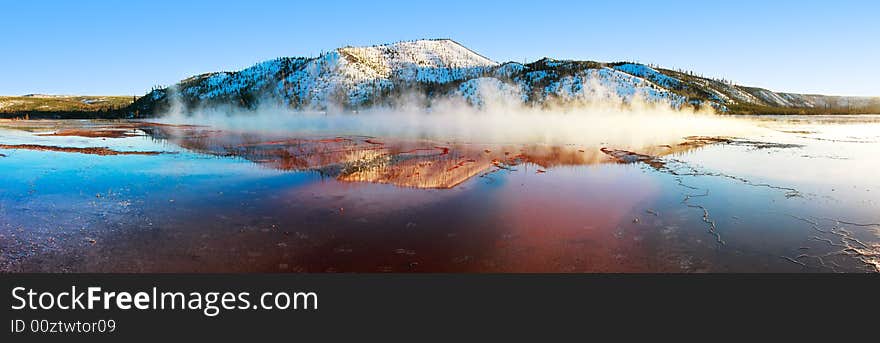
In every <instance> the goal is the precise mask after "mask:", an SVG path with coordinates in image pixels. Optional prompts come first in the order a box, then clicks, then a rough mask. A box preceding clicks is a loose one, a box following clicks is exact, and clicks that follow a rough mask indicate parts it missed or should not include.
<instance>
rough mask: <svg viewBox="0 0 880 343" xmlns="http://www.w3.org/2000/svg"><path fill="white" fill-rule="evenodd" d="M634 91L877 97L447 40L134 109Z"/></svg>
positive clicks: (237, 76) (735, 99) (299, 67)
mask: <svg viewBox="0 0 880 343" xmlns="http://www.w3.org/2000/svg"><path fill="white" fill-rule="evenodd" d="M635 98H640V99H644V100H646V101H650V102H660V103H666V104H669V105H670V106H673V107H681V106H686V105H695V106H707V105H710V106H712V107H714V108H716V109H719V110H722V111H726V110H728V109H729V108H731V107H737V106H739V107H742V106H759V107H780V108H783V107H784V108H821V107H825V108H827V107H838V106H855V105H858V106H862V105H872V104H874V103H875V102H876V103H877V104H880V100H878V99H877V98H855V97H828V96H821V95H802V94H790V93H776V92H772V91H769V90H766V89H760V88H752V87H743V86H738V85H733V84H731V83H728V82H724V81H720V80H714V79H708V78H702V77H697V76H694V75H693V74H692V73H684V72H679V71H672V70H666V69H659V68H652V67H649V66H645V65H641V64H636V63H599V62H588V61H562V60H554V59H549V58H545V59H542V60H539V61H536V62H533V63H529V64H519V63H514V62H508V63H504V64H499V63H497V62H495V61H492V60H491V59H489V58H486V57H484V56H482V55H480V54H478V53H476V52H474V51H473V50H470V49H468V48H466V47H464V46H462V45H461V44H459V43H457V42H455V41H453V40H449V39H434V40H416V41H406V42H398V43H394V44H385V45H377V46H370V47H344V48H339V49H336V50H333V51H331V52H328V53H325V54H322V55H321V56H318V57H314V58H303V57H295V58H290V57H284V58H278V59H275V60H270V61H266V62H262V63H258V64H256V65H254V66H252V67H250V68H247V69H244V70H241V71H237V72H218V73H209V74H203V75H198V76H194V77H191V78H188V79H186V80H183V81H181V82H180V83H178V84H176V85H174V86H171V87H167V88H161V89H156V90H154V91H152V92H151V93H150V94H147V96H145V97H143V98H141V99H139V100H138V101H137V102H136V103H135V104H134V106H133V107H132V112H133V113H136V114H138V115H151V114H158V113H160V112H163V111H167V110H169V109H171V108H176V109H183V110H186V109H192V108H197V107H198V108H201V107H206V106H214V105H234V106H241V107H246V108H247V107H251V108H253V107H256V106H258V105H260V104H264V103H271V104H273V105H278V104H281V105H284V106H288V107H291V108H297V109H314V110H326V109H329V108H337V109H360V108H366V107H371V106H377V105H381V106H395V105H399V104H400V103H401V101H403V100H401V99H408V100H407V101H411V99H420V100H419V101H421V104H423V105H425V106H429V104H430V103H431V102H432V101H435V100H440V99H459V100H462V102H465V103H469V104H471V105H473V106H476V107H483V106H490V105H493V104H510V103H514V104H518V105H526V106H544V105H548V104H566V103H571V102H593V101H620V102H628V101H632V99H635Z"/></svg>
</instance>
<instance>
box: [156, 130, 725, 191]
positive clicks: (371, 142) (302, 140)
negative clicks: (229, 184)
mask: <svg viewBox="0 0 880 343" xmlns="http://www.w3.org/2000/svg"><path fill="white" fill-rule="evenodd" d="M142 129H143V130H144V131H146V132H147V133H148V134H150V135H151V136H152V137H154V138H159V139H164V140H168V141H169V142H172V143H174V144H177V145H179V146H181V147H183V148H186V149H190V150H193V151H196V152H199V153H205V154H210V155H216V156H235V157H241V158H244V159H247V160H249V161H252V162H254V163H257V164H260V165H264V166H267V167H270V168H274V169H279V170H312V171H318V172H321V173H323V174H325V175H328V176H331V177H334V178H336V179H338V180H340V181H349V182H371V183H387V184H394V185H398V186H404V187H415V188H439V189H446V188H452V187H455V186H456V185H458V184H461V183H462V182H464V181H466V180H468V179H470V178H472V177H474V176H478V175H485V174H488V173H493V172H496V171H499V170H503V169H510V168H513V167H515V166H518V165H521V164H524V163H530V164H534V165H536V166H538V167H542V168H551V167H558V166H581V165H591V164H601V163H618V162H624V163H626V162H645V160H644V159H639V158H636V159H632V160H629V159H621V158H620V155H619V153H621V152H623V153H627V151H623V150H616V152H618V154H610V153H609V152H608V150H605V151H604V152H603V151H602V150H600V147H585V146H575V145H567V146H550V145H538V144H529V145H516V144H491V145H490V144H466V143H438V142H432V141H424V140H422V141H403V140H396V139H379V138H372V137H364V136H343V137H329V138H328V137H308V136H304V137H297V138H291V137H289V136H281V135H272V134H258V133H252V132H229V131H217V130H210V129H207V128H202V127H192V126H189V127H177V126H155V125H154V126H147V127H144V128H142ZM706 143H710V141H708V140H704V139H703V140H701V139H700V138H697V139H691V140H688V141H686V142H683V143H674V144H673V145H663V146H647V147H634V148H633V147H630V149H632V150H634V151H637V152H638V154H633V155H634V156H636V157H651V156H663V155H668V154H672V153H677V152H683V151H687V150H690V149H693V148H696V147H699V146H702V145H703V144H706ZM538 172H543V170H541V169H539V171H538Z"/></svg>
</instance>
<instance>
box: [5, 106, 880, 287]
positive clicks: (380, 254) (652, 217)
mask: <svg viewBox="0 0 880 343" xmlns="http://www.w3.org/2000/svg"><path fill="white" fill-rule="evenodd" d="M729 120H735V121H737V122H739V123H748V125H751V126H754V128H755V130H753V131H749V133H748V134H747V135H742V134H741V133H742V132H737V134H731V135H717V136H714V135H713V136H706V135H704V134H703V133H700V132H694V133H693V134H691V135H682V136H681V137H677V136H676V137H670V138H664V139H663V140H662V141H647V140H639V139H608V137H596V138H595V139H584V140H577V141H572V142H569V143H566V142H559V141H558V140H554V141H553V143H552V144H551V143H545V142H541V141H524V142H517V141H514V140H511V141H509V142H506V141H498V140H493V141H486V142H481V141H479V139H474V138H473V137H472V138H471V139H467V140H460V139H444V138H443V137H418V136H413V135H407V136H403V137H396V136H393V135H371V134H363V133H358V132H345V133H334V132H315V131H309V132H296V131H295V130H284V131H255V130H247V129H235V128H229V127H214V126H210V125H194V124H190V125H175V124H173V123H158V122H142V121H79V120H77V121H60V120H59V121H52V120H43V121H39V120H37V121H26V120H18V121H13V120H6V121H0V271H3V272H575V273H579V272H663V273H694V272H792V273H796V272H858V273H862V272H870V273H873V272H878V270H880V269H878V268H880V176H878V175H877V171H878V170H880V159H878V158H877V153H878V152H880V140H878V137H880V116H754V117H732V118H729ZM608 131H610V132H611V133H612V134H620V133H619V132H618V133H615V132H616V131H615V130H608ZM618 138H619V137H618Z"/></svg>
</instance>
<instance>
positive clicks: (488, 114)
mask: <svg viewBox="0 0 880 343" xmlns="http://www.w3.org/2000/svg"><path fill="white" fill-rule="evenodd" d="M480 91H481V92H482V94H480V103H479V106H473V105H472V104H469V103H468V102H467V101H466V100H465V99H464V98H463V97H451V98H444V99H442V100H431V101H426V100H425V99H424V98H420V97H418V96H412V97H407V98H405V99H401V100H399V101H397V103H398V105H395V106H394V107H393V108H382V107H376V108H371V109H369V110H362V111H358V112H354V113H351V112H348V113H346V112H343V111H333V110H326V111H294V110H291V109H289V108H286V107H282V106H278V105H262V106H260V107H259V108H258V109H257V110H242V109H238V108H224V107H213V108H210V109H199V110H195V111H189V112H185V111H182V110H181V107H180V106H173V107H174V108H175V110H173V111H171V113H169V114H166V115H165V116H163V119H162V121H163V122H166V123H173V124H195V125H207V126H211V127H213V128H216V129H222V130H228V131H247V132H260V133H266V134H307V135H327V136H337V135H364V136H373V137H394V138H402V139H427V140H434V141H449V142H453V141H454V142H460V143H488V144H551V145H565V144H578V145H591V146H599V145H612V146H620V147H641V146H648V145H659V144H674V143H676V142H680V141H681V139H682V138H683V137H687V136H746V135H750V134H754V133H755V132H756V131H758V130H761V129H760V128H759V127H757V126H756V125H753V124H752V123H750V122H749V121H747V120H743V119H737V118H733V117H729V116H723V115H717V114H715V113H713V112H711V111H706V110H703V111H696V110H693V109H692V108H689V107H687V108H682V109H675V108H673V107H672V106H670V105H669V104H667V103H662V102H651V101H645V100H644V99H642V98H641V97H639V96H636V97H634V98H633V99H629V100H626V101H624V100H623V99H620V98H616V97H615V96H610V95H609V94H611V93H609V92H599V91H592V92H591V93H589V94H588V95H587V96H586V97H582V98H576V99H567V101H566V102H565V104H566V105H564V106H563V105H560V106H548V105H544V106H542V107H540V108H539V107H534V106H528V105H524V104H523V103H522V101H521V100H520V99H521V98H520V96H519V94H516V93H512V94H511V93H507V94H502V93H500V91H494V90H486V89H481V90H480ZM263 103H264V104H265V103H267V102H263ZM424 103H429V104H430V106H428V107H425V106H423V105H422V104H424Z"/></svg>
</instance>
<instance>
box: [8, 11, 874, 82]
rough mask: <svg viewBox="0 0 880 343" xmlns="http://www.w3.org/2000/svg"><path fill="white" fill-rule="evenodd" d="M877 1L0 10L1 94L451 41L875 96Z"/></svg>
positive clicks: (504, 52) (517, 54)
mask: <svg viewBox="0 0 880 343" xmlns="http://www.w3.org/2000/svg"><path fill="white" fill-rule="evenodd" d="M878 16H880V1H876V0H870V1H868V0H865V1H846V0H839V1H815V2H813V1H809V0H802V1H786V0H782V1H746V0H740V1H668V2H661V1H605V2H600V1H594V2H589V3H588V2H587V1H553V2H547V3H546V4H545V2H543V1H521V2H517V1H499V2H491V1H477V0H468V1H457V0H456V1H425V2H419V3H417V2H415V1H398V2H390V1H389V2H382V3H379V2H378V1H376V2H375V3H374V1H350V2H349V1H341V0H335V1H315V0H310V1H301V2H300V1H296V2H295V1H260V0H253V1H223V0H213V1H165V0H152V1H136V0H127V1H88V0H80V1H60V0H59V1H37V0H35V1H15V2H12V1H4V2H3V4H2V6H0V46H2V48H0V94H3V95H15V94H25V93H52V94H126V95H135V94H136V95H141V94H144V93H145V92H146V91H147V90H149V89H150V87H151V86H153V85H157V84H161V85H168V84H172V83H174V82H176V81H178V80H180V79H183V78H185V77H188V76H191V75H194V74H199V73H203V72H210V71H218V70H236V69H240V68H243V67H247V66H249V65H252V64H254V63H256V62H259V61H262V60H266V59H271V58H275V57H280V56H309V55H316V54H318V53H320V52H321V51H323V50H330V49H333V48H336V47H340V46H345V45H372V44H377V43H385V42H393V41H398V40H408V39H417V38H440V37H443V38H453V39H455V40H457V41H459V42H461V43H462V44H464V45H466V46H468V47H470V48H472V49H474V50H476V51H478V52H480V53H482V54H483V55H485V56H487V57H489V58H492V59H495V60H497V61H508V60H514V61H524V60H525V61H532V60H535V59H538V58H540V57H543V56H550V57H554V58H560V59H584V60H587V59H589V60H597V61H616V60H637V61H640V62H644V63H656V64H660V65H663V66H667V67H672V68H676V67H681V68H686V69H691V70H694V71H696V72H699V73H702V74H704V75H707V76H714V77H723V78H728V79H732V80H734V81H736V82H738V83H740V84H746V85H755V86H761V87H767V88H770V89H773V90H779V91H791V92H808V93H824V94H842V95H880V85H878V80H880V68H878V66H877V63H878V62H880V19H878Z"/></svg>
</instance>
